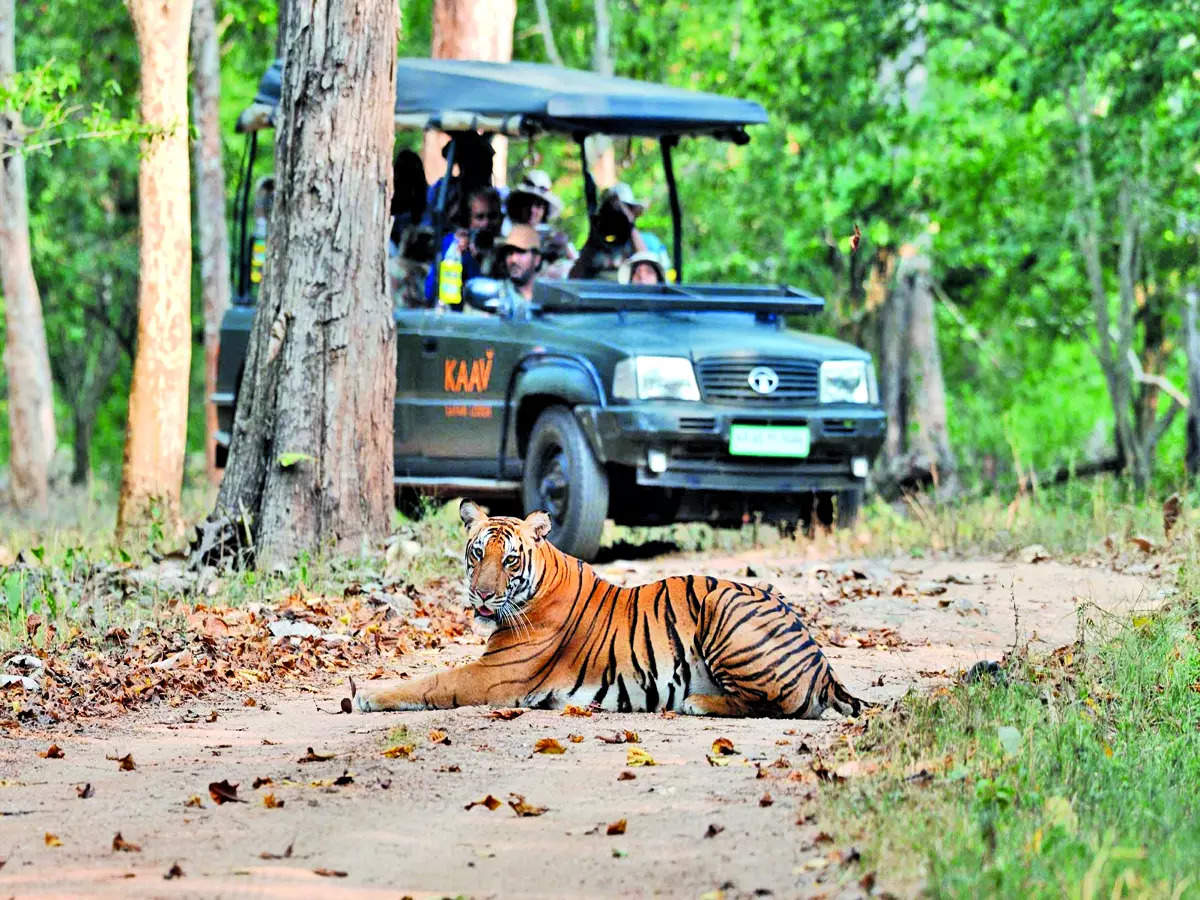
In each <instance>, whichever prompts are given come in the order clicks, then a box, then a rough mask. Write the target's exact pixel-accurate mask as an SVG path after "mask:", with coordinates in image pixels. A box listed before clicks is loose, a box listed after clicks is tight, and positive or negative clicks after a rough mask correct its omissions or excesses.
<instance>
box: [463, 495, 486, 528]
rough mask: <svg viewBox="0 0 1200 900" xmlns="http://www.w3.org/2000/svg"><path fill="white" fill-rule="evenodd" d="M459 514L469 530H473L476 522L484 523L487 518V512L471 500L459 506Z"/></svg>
mask: <svg viewBox="0 0 1200 900" xmlns="http://www.w3.org/2000/svg"><path fill="white" fill-rule="evenodd" d="M458 514H459V515H460V516H461V517H462V521H463V525H465V526H467V528H471V527H472V526H473V525H474V524H475V523H476V522H482V521H483V520H484V519H486V518H487V510H485V509H484V508H483V507H481V506H479V505H478V504H476V503H472V502H471V501H470V500H464V501H463V502H462V503H460V504H458Z"/></svg>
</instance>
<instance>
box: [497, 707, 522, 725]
mask: <svg viewBox="0 0 1200 900" xmlns="http://www.w3.org/2000/svg"><path fill="white" fill-rule="evenodd" d="M523 715H525V710H523V709H516V708H513V709H493V710H492V711H491V712H489V713H488V718H489V719H503V720H504V721H506V722H507V721H508V720H509V719H515V718H516V717H517V716H523Z"/></svg>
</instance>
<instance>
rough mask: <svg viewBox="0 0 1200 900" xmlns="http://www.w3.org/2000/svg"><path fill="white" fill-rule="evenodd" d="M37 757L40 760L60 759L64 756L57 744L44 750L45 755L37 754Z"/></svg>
mask: <svg viewBox="0 0 1200 900" xmlns="http://www.w3.org/2000/svg"><path fill="white" fill-rule="evenodd" d="M38 756H40V757H41V758H42V759H62V758H63V757H64V756H66V754H65V753H63V751H62V747H60V746H58V744H51V745H50V746H49V747H48V748H46V752H45V753H39V754H38Z"/></svg>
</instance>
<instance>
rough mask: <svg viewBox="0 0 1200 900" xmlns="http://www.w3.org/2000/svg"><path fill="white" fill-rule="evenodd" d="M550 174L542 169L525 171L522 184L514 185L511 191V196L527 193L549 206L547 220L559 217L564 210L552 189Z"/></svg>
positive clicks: (509, 193)
mask: <svg viewBox="0 0 1200 900" xmlns="http://www.w3.org/2000/svg"><path fill="white" fill-rule="evenodd" d="M550 184H551V183H550V176H549V175H547V174H546V173H545V172H543V171H542V170H541V169H531V170H530V171H528V172H526V173H525V177H524V178H522V179H521V182H520V184H518V185H516V186H515V187H513V188H512V189H511V190H510V191H509V192H508V196H509V197H510V198H512V197H515V196H516V195H517V194H527V195H529V196H530V197H534V198H536V199H538V200H541V201H542V202H543V203H545V204H546V206H547V207H548V208H549V209H548V211H547V213H546V220H547V221H549V220H550V219H555V218H558V216H559V214H560V213H561V212H562V208H563V203H562V201H561V200H559V199H558V196H557V195H556V194H555V193H554V192H553V191H552V190H550Z"/></svg>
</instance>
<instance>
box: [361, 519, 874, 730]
mask: <svg viewBox="0 0 1200 900" xmlns="http://www.w3.org/2000/svg"><path fill="white" fill-rule="evenodd" d="M459 512H460V514H461V516H462V520H463V524H464V525H466V527H467V530H468V538H467V550H466V560H467V578H468V583H469V588H468V601H469V603H470V606H471V607H472V609H473V611H474V614H475V625H476V630H477V631H480V632H481V633H486V634H487V636H488V642H487V647H486V649H485V650H484V653H483V656H482V657H480V659H478V660H476V661H475V662H472V663H468V664H467V665H463V666H459V667H457V668H454V669H450V670H447V671H445V672H439V673H437V674H435V675H429V676H426V677H424V678H420V679H416V680H414V681H411V682H408V683H402V684H399V685H397V686H395V687H391V688H384V689H382V690H378V691H374V692H370V693H360V694H358V695H357V697H356V700H357V703H358V707H359V709H361V710H363V711H364V712H374V711H376V710H389V709H392V710H396V709H444V708H448V707H454V706H478V705H484V704H486V705H491V706H530V707H539V708H542V709H559V708H562V707H565V706H567V705H568V704H581V705H588V704H593V705H595V706H597V707H599V708H601V709H606V710H616V711H618V712H634V711H639V712H651V711H654V710H660V709H661V710H675V711H677V712H682V713H688V714H691V715H713V716H774V717H794V718H817V717H819V716H820V715H821V713H822V712H823V711H824V710H826V709H828V708H832V709H834V710H836V711H837V712H840V713H842V714H844V715H851V716H856V715H858V714H859V712H860V711H861V710H862V709H863V708H864V707H866V706H868V705H869V704H867V703H866V702H865V701H862V700H859V699H858V698H856V697H854V696H852V695H851V694H850V693H849V692H848V691H847V690H846V689H845V688H844V687H842V685H841V683H840V682H839V681H838V680H837V678H836V677H834V674H833V671H832V670H831V669H830V667H829V663H828V661H827V660H826V659H825V656H824V654H823V653H821V649H820V648H819V647H818V646H817V644H816V642H815V641H813V639H812V636H811V635H810V634H809V632H808V629H807V628H805V627H804V623H803V622H802V621H801V620H800V616H799V614H798V613H797V612H796V610H795V609H793V608H792V607H791V606H790V605H788V603H787V601H785V600H784V599H783V598H782V597H781V596H780V595H779V594H776V593H774V592H772V591H768V590H763V589H761V588H756V587H750V586H749V585H745V584H738V583H736V582H733V581H726V580H724V579H718V578H710V577H704V576H699V575H688V576H676V577H672V578H664V579H662V580H661V581H655V582H652V583H650V584H643V585H641V586H639V587H632V588H622V587H618V586H616V585H614V584H611V583H609V582H607V581H605V580H604V579H603V578H601V577H600V576H599V575H597V574H596V570H595V569H593V568H592V567H591V566H590V565H588V564H587V563H585V562H583V561H582V560H579V559H576V558H575V557H573V556H568V555H567V554H565V553H563V552H562V551H561V550H558V549H557V548H556V547H554V546H553V545H552V544H551V543H550V542H549V541H548V540H546V534H547V533H548V532H549V531H550V524H551V523H550V517H549V516H548V515H547V514H546V513H544V512H535V513H532V514H530V515H529V516H528V517H527V518H525V519H524V520H522V519H517V518H509V517H503V516H497V517H492V518H489V517H488V516H487V514H486V513H485V512H484V510H482V509H481V508H480V507H478V506H476V505H475V504H474V503H471V502H470V501H467V500H464V501H463V502H462V504H461V506H460V508H459Z"/></svg>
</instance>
